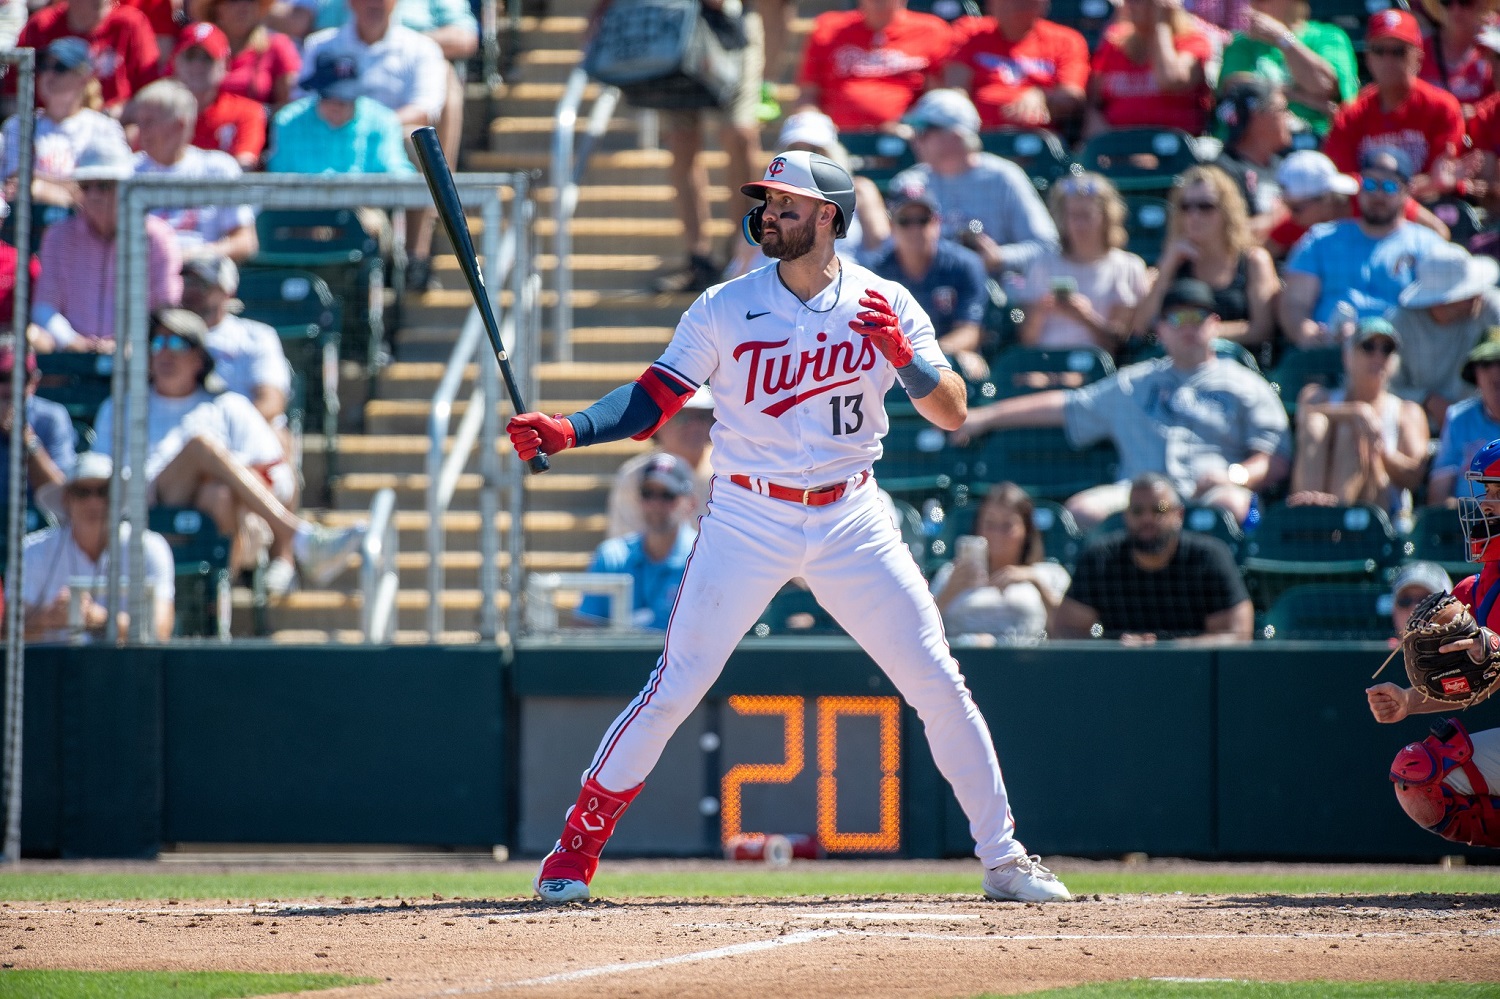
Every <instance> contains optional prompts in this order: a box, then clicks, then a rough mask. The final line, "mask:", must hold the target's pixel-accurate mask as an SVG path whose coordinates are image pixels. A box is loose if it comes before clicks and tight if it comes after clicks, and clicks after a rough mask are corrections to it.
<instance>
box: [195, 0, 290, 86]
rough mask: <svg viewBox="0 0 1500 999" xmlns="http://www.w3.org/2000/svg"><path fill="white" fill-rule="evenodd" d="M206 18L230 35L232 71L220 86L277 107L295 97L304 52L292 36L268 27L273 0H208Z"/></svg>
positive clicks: (205, 11) (205, 7) (227, 35)
mask: <svg viewBox="0 0 1500 999" xmlns="http://www.w3.org/2000/svg"><path fill="white" fill-rule="evenodd" d="M199 9H200V10H201V12H202V20H205V21H208V22H210V23H212V24H216V25H218V26H219V29H220V30H221V31H223V32H224V37H226V38H228V39H229V71H228V72H227V73H226V74H225V75H224V82H223V83H222V84H220V85H219V86H220V89H222V90H224V91H227V92H228V93H231V94H239V95H240V96H241V97H248V98H250V99H251V100H252V101H259V102H260V103H262V104H264V105H266V107H267V108H268V109H269V110H271V111H276V110H277V109H279V108H281V107H282V106H283V105H285V104H286V103H287V102H288V101H290V100H291V99H292V90H293V89H294V88H295V87H296V86H297V80H298V78H299V77H300V76H301V75H302V56H301V55H299V54H298V52H297V45H296V43H295V42H293V41H292V39H291V38H290V37H289V36H287V35H284V34H282V33H281V32H279V31H272V30H270V29H269V28H267V27H266V18H267V16H268V15H269V14H270V13H271V0H208V2H207V3H205V4H203V6H202V7H201V8H199Z"/></svg>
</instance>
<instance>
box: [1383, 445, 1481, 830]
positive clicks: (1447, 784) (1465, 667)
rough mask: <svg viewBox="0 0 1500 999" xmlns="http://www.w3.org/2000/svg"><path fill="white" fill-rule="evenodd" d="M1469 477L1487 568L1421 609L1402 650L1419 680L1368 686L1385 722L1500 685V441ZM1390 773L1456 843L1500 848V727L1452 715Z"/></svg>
mask: <svg viewBox="0 0 1500 999" xmlns="http://www.w3.org/2000/svg"><path fill="white" fill-rule="evenodd" d="M1464 478H1465V479H1467V480H1468V481H1469V482H1471V483H1473V486H1471V487H1470V490H1469V492H1470V495H1469V496H1467V497H1461V498H1460V499H1459V514H1458V516H1459V522H1460V524H1461V525H1462V526H1463V532H1464V543H1465V546H1466V551H1465V556H1466V557H1467V559H1468V561H1470V562H1479V563H1481V568H1480V570H1479V573H1478V575H1474V576H1469V577H1467V578H1465V579H1464V580H1462V581H1461V582H1460V583H1459V584H1458V585H1457V586H1455V587H1454V588H1453V592H1452V593H1434V594H1431V595H1430V596H1428V597H1427V598H1426V599H1424V600H1423V601H1422V602H1421V603H1420V604H1418V605H1417V607H1416V609H1415V610H1413V611H1412V616H1411V620H1410V621H1409V622H1408V623H1407V626H1406V630H1405V632H1404V633H1403V634H1402V636H1401V648H1400V652H1401V654H1402V657H1403V658H1404V659H1405V661H1406V675H1407V677H1408V679H1410V681H1411V686H1410V687H1401V686H1399V685H1397V684H1394V683H1382V684H1378V685H1377V686H1374V687H1371V688H1369V689H1368V690H1366V691H1365V697H1366V698H1367V699H1368V701H1369V702H1370V713H1371V714H1373V715H1374V716H1375V720H1376V721H1378V722H1382V723H1385V724H1394V723H1395V722H1399V721H1401V720H1402V719H1403V718H1405V717H1407V716H1408V715H1414V714H1431V713H1436V712H1441V711H1449V710H1454V709H1462V708H1467V707H1472V706H1473V705H1475V704H1478V703H1479V702H1480V701H1483V700H1485V699H1486V698H1488V697H1489V696H1490V695H1491V694H1493V693H1494V692H1495V689H1496V687H1497V686H1500V606H1496V604H1497V598H1500V440H1494V441H1491V442H1490V443H1488V444H1486V445H1485V446H1484V447H1482V448H1480V449H1479V451H1478V452H1477V453H1476V454H1475V455H1474V458H1473V460H1471V461H1470V462H1469V467H1468V470H1467V471H1466V472H1465V473H1464ZM1476 618H1477V620H1476ZM1392 657H1394V653H1392ZM1386 661H1387V662H1389V661H1390V660H1389V659H1387V660H1386ZM1383 668H1384V667H1382V669H1383ZM1376 675H1377V676H1379V673H1378V672H1377V673H1376ZM1390 776H1391V780H1392V781H1393V782H1394V783H1395V785H1396V800H1397V801H1398V802H1400V804H1401V807H1402V809H1404V810H1405V812H1406V814H1407V815H1409V816H1411V818H1412V820H1413V821H1414V822H1416V823H1417V825H1419V826H1421V827H1422V828H1424V829H1427V830H1429V831H1430V832H1434V833H1436V834H1437V835H1439V836H1441V837H1443V838H1444V839H1449V840H1453V841H1454V842H1456V843H1467V844H1469V845H1470V846H1493V847H1500V794H1497V793H1496V792H1500V729H1487V730H1485V731H1483V732H1475V733H1473V734H1472V735H1471V734H1470V733H1469V731H1468V730H1467V729H1466V728H1464V725H1463V723H1462V722H1460V721H1459V720H1458V719H1457V718H1444V719H1442V720H1441V721H1440V722H1438V723H1437V724H1436V725H1434V726H1433V728H1432V734H1431V735H1429V736H1428V737H1427V738H1426V739H1424V740H1422V741H1421V742H1414V743H1412V744H1410V745H1408V746H1406V747H1405V748H1403V749H1402V750H1401V752H1399V753H1397V754H1396V759H1395V761H1394V762H1393V763H1392V764H1391V774H1390ZM1492 789H1493V790H1492Z"/></svg>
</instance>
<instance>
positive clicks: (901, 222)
mask: <svg viewBox="0 0 1500 999" xmlns="http://www.w3.org/2000/svg"><path fill="white" fill-rule="evenodd" d="M933 218H934V216H933V215H932V213H931V212H928V213H927V214H925V215H902V216H900V217H898V218H897V219H896V225H898V226H899V227H901V228H902V229H912V228H916V227H918V226H924V225H926V224H927V223H929V222H931V221H932V220H933Z"/></svg>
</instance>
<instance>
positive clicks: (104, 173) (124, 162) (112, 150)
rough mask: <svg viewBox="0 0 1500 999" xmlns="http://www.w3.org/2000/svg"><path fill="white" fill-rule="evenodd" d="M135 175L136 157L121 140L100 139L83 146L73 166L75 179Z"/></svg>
mask: <svg viewBox="0 0 1500 999" xmlns="http://www.w3.org/2000/svg"><path fill="white" fill-rule="evenodd" d="M133 176H135V158H134V157H132V156H131V155H130V147H128V146H126V145H125V143H123V142H120V141H119V140H117V139H115V140H110V139H100V140H98V141H95V142H91V143H89V144H88V145H87V146H84V147H83V152H81V153H79V154H78V161H77V163H76V165H75V166H74V167H73V179H74V180H76V181H85V180H124V179H125V178H126V177H133Z"/></svg>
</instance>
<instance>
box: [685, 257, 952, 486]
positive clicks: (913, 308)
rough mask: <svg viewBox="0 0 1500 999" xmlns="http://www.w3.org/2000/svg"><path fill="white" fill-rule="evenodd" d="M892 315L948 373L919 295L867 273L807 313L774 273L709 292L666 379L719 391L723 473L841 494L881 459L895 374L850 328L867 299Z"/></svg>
mask: <svg viewBox="0 0 1500 999" xmlns="http://www.w3.org/2000/svg"><path fill="white" fill-rule="evenodd" d="M867 288H873V289H874V290H876V291H878V292H880V293H881V294H882V295H884V296H885V298H886V300H887V301H888V302H890V303H891V309H892V311H894V312H895V314H896V315H897V316H898V317H899V318H900V320H901V328H902V329H903V330H904V331H905V332H906V335H907V337H908V338H909V339H910V340H911V343H912V349H913V350H914V351H915V352H916V353H917V354H919V355H920V356H921V357H923V358H924V359H926V361H927V362H928V363H929V364H931V365H932V366H933V367H934V368H940V369H941V368H948V367H949V364H948V361H947V359H946V358H944V357H943V352H942V351H941V350H939V349H938V346H937V339H936V337H935V335H934V333H933V330H932V320H931V319H929V318H928V317H927V313H926V312H924V311H922V307H921V306H919V305H918V304H917V303H916V302H915V301H913V300H912V297H911V294H910V293H909V292H907V290H906V289H905V288H903V287H902V286H901V285H899V284H896V283H895V282H894V281H887V280H885V279H884V278H881V277H878V276H877V275H875V274H874V273H873V272H871V271H869V270H866V269H865V268H863V267H860V266H859V265H857V264H850V263H849V262H847V261H844V262H842V266H841V269H840V272H839V276H838V277H837V278H835V279H834V280H833V281H832V282H830V283H829V285H828V287H827V288H825V289H823V290H822V291H821V292H819V293H818V294H817V295H815V296H813V298H812V299H811V300H810V301H808V302H805V303H804V302H803V301H801V300H800V299H799V298H798V297H797V296H796V295H794V294H793V293H792V292H791V291H790V290H789V289H788V288H787V287H786V285H784V284H782V283H781V278H780V276H779V274H778V272H777V268H776V266H775V264H774V263H772V264H771V265H769V266H766V267H762V268H760V269H759V270H755V271H751V272H750V273H749V274H746V275H745V276H743V277H741V278H737V279H735V280H733V281H730V282H728V283H726V284H721V285H717V286H715V287H713V288H710V289H709V290H708V291H706V292H704V293H703V295H701V296H700V297H699V298H698V300H697V301H696V302H694V303H693V304H692V307H691V308H689V309H688V310H687V312H686V313H684V314H683V317H682V321H681V322H679V323H678V324H677V332H676V333H675V334H674V335H673V337H672V342H671V343H670V344H668V345H667V349H666V351H665V352H664V353H663V354H662V356H661V358H660V359H659V360H658V361H657V362H656V365H655V366H656V368H657V369H658V370H659V371H661V372H662V373H664V374H667V375H669V376H671V377H672V378H673V379H674V380H676V381H678V382H682V383H683V384H685V385H687V386H688V387H689V388H690V389H696V388H697V387H698V386H699V385H702V384H703V383H704V382H709V383H711V384H712V385H713V390H714V417H715V421H716V422H715V423H714V428H713V435H712V439H713V445H714V447H713V467H714V472H715V473H717V474H719V475H728V474H742V475H749V476H753V477H757V478H763V479H768V480H770V481H771V482H774V483H776V484H778V485H784V486H790V487H792V488H798V489H807V488H816V487H819V486H826V485H829V484H832V483H835V482H839V481H841V480H843V479H846V478H848V477H849V476H851V475H855V474H858V473H859V472H861V471H864V470H865V469H868V468H869V467H870V466H871V465H872V464H873V463H874V462H875V460H876V459H878V458H879V457H880V451H881V447H880V439H881V438H882V437H884V436H885V434H886V431H887V430H888V429H890V424H889V421H888V420H887V418H886V413H885V406H884V399H885V394H886V392H887V390H889V389H890V387H891V384H892V382H893V381H894V380H895V377H896V374H895V370H894V369H893V368H892V367H891V365H890V363H889V362H888V361H887V360H886V359H885V358H884V357H883V356H881V354H880V352H879V351H878V350H876V349H875V345H874V344H873V343H872V342H871V341H870V340H869V338H868V337H864V336H861V335H860V334H858V333H856V332H855V331H854V330H852V329H850V328H849V323H850V321H852V320H853V319H854V317H855V316H856V315H857V314H859V313H860V312H863V311H864V309H863V307H862V306H861V305H860V304H859V300H860V298H861V297H862V296H863V295H864V293H865V289H867Z"/></svg>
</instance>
